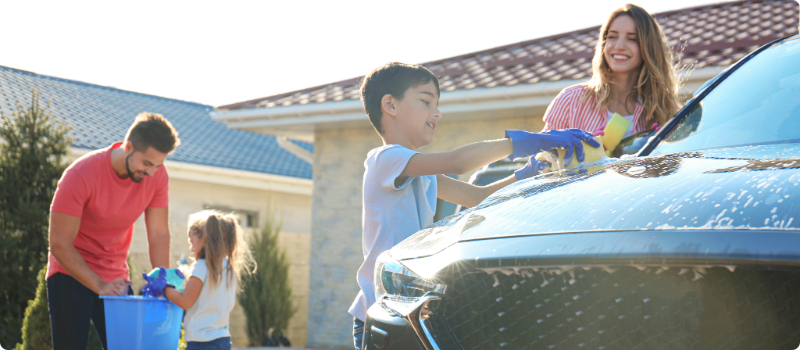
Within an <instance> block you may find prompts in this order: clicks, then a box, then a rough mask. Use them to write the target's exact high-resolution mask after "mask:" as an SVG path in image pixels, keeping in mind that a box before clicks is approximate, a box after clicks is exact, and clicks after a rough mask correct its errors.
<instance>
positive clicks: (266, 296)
mask: <svg viewBox="0 0 800 350" xmlns="http://www.w3.org/2000/svg"><path fill="white" fill-rule="evenodd" d="M268 217H269V216H268ZM280 229H281V228H280V224H278V225H275V223H274V219H267V220H266V222H265V223H264V227H263V228H262V229H261V232H254V233H253V238H252V240H251V241H250V244H249V245H250V250H251V251H252V252H253V260H255V263H256V264H257V267H256V270H255V271H254V272H253V273H252V274H243V276H242V290H241V292H239V295H238V298H237V299H238V300H239V304H241V305H242V308H243V309H244V314H245V318H246V319H247V338H248V340H249V342H250V346H261V345H263V344H264V342H265V341H266V340H268V339H270V337H271V336H280V335H281V334H280V332H281V331H283V330H286V327H287V326H288V325H289V319H291V318H292V315H294V313H295V311H296V308H295V307H294V305H293V304H292V289H291V287H290V286H289V281H288V277H289V264H288V263H287V262H286V255H285V254H284V252H283V251H281V250H280V249H279V248H278V235H279V233H280ZM270 330H272V332H270Z"/></svg>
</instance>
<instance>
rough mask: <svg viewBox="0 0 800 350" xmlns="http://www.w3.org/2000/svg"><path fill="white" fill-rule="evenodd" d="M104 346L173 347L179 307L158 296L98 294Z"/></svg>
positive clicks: (121, 349) (116, 349) (123, 349)
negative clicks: (102, 307) (103, 328)
mask: <svg viewBox="0 0 800 350" xmlns="http://www.w3.org/2000/svg"><path fill="white" fill-rule="evenodd" d="M100 298H102V299H104V300H103V304H104V305H105V312H106V340H107V341H108V350H143V349H177V348H178V340H179V339H180V337H181V321H182V320H183V310H182V309H181V308H180V307H178V305H175V304H173V303H172V302H171V301H169V300H166V299H160V298H150V297H143V296H141V295H128V296H123V297H117V296H110V295H101V296H100Z"/></svg>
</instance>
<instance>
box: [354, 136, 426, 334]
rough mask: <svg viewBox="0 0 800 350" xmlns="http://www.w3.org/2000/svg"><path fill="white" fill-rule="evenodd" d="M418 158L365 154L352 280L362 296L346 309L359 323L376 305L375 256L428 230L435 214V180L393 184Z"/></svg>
mask: <svg viewBox="0 0 800 350" xmlns="http://www.w3.org/2000/svg"><path fill="white" fill-rule="evenodd" d="M417 153H419V152H416V151H412V150H410V149H408V148H405V147H403V146H400V145H385V146H383V147H378V148H375V149H373V150H371V151H369V153H368V154H367V159H366V160H365V161H364V168H365V169H366V170H365V171H364V187H363V190H364V198H363V210H362V212H361V213H362V217H361V223H362V229H363V231H362V237H361V239H362V243H361V248H362V251H363V253H364V263H363V264H362V265H361V268H359V269H358V274H357V275H356V278H357V280H358V285H359V286H360V287H361V291H359V292H358V296H356V300H355V301H353V305H351V306H350V310H349V312H350V314H351V315H353V316H355V317H356V318H358V319H360V320H362V321H365V320H366V319H367V309H369V307H370V306H372V304H374V303H375V292H374V286H373V279H374V274H375V261H376V259H377V258H378V255H380V254H381V253H383V252H384V251H387V250H389V249H390V248H392V247H394V246H395V245H396V244H398V243H400V242H401V241H402V240H404V239H406V238H407V237H409V236H411V235H412V234H414V233H416V232H417V231H419V230H421V229H423V228H425V227H427V226H428V225H430V224H431V223H432V222H433V215H434V214H435V213H436V175H426V176H414V177H409V178H408V179H406V181H405V182H404V183H403V184H402V185H400V186H399V187H395V183H394V182H395V179H397V177H398V176H400V173H401V172H402V171H403V169H405V168H406V164H408V160H409V159H411V157H412V156H413V155H415V154H417Z"/></svg>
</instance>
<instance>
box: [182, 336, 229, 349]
mask: <svg viewBox="0 0 800 350" xmlns="http://www.w3.org/2000/svg"><path fill="white" fill-rule="evenodd" d="M230 349H231V337H224V338H217V339H214V340H212V341H207V342H195V341H189V342H186V350H230Z"/></svg>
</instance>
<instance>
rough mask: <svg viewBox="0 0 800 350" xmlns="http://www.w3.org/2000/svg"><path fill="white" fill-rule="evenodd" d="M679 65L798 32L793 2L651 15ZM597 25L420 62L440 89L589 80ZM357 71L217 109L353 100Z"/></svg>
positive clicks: (719, 61) (725, 60)
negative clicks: (332, 80)
mask: <svg viewBox="0 0 800 350" xmlns="http://www.w3.org/2000/svg"><path fill="white" fill-rule="evenodd" d="M653 16H654V17H655V18H656V20H657V21H658V23H659V24H660V25H661V28H662V29H663V31H664V34H665V35H666V36H667V39H668V40H669V45H670V46H672V47H673V49H674V50H675V51H676V52H677V53H678V58H679V60H680V62H679V64H678V66H679V67H686V68H704V67H713V66H727V65H730V64H731V63H733V62H735V61H737V60H738V59H740V58H742V57H744V56H745V55H746V54H747V53H749V52H750V51H752V50H754V49H756V48H758V47H759V46H761V45H763V44H766V43H768V42H770V41H772V40H774V39H776V38H780V37H784V36H787V35H792V34H797V33H798V4H797V2H795V1H791V0H757V1H737V2H725V3H719V4H713V5H704V6H697V7H690V8H685V9H680V10H676V11H669V12H663V13H657V14H654V15H653ZM599 31H600V26H594V27H590V28H585V29H581V30H576V31H573V32H568V33H563V34H557V35H553V36H548V37H544V38H538V39H533V40H529V41H523V42H520V43H516V44H511V45H506V46H501V47H496V48H492V49H488V50H484V51H479V52H474V53H470V54H466V55H461V56H456V57H450V58H446V59H442V60H438V61H432V62H427V63H423V64H422V65H423V66H425V67H428V68H429V69H430V70H431V71H432V72H433V73H434V74H436V75H437V76H439V84H440V86H441V89H442V91H443V92H447V91H455V90H469V89H474V88H491V87H495V86H512V85H517V84H534V83H538V82H544V81H558V80H573V79H582V78H588V77H590V76H591V74H592V56H593V55H594V47H595V45H596V43H597V37H598V35H599ZM361 78H362V77H357V78H353V79H348V80H343V81H339V82H335V83H331V84H325V85H320V86H315V87H310V88H307V89H302V90H298V91H292V92H287V93H283V94H279V95H273V96H267V97H263V98H258V99H254V100H249V101H244V102H238V103H233V104H228V105H223V106H219V107H217V109H219V110H235V109H245V108H272V107H280V106H284V107H285V106H292V105H304V104H311V103H321V102H328V101H341V100H356V99H358V98H359V84H360V81H361Z"/></svg>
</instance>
